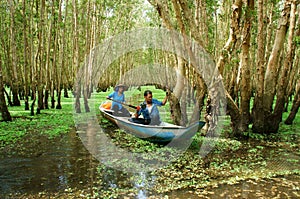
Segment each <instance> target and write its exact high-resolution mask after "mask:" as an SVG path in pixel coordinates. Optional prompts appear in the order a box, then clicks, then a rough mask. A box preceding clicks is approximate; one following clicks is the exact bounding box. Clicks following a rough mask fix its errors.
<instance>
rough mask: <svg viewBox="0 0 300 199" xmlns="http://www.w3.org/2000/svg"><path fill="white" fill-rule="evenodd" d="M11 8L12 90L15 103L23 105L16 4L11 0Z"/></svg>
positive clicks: (15, 104)
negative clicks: (21, 100) (18, 65)
mask: <svg viewBox="0 0 300 199" xmlns="http://www.w3.org/2000/svg"><path fill="white" fill-rule="evenodd" d="M9 4H10V6H9V8H10V42H11V59H12V60H11V64H12V79H11V80H12V84H11V91H12V95H13V105H14V106H21V102H20V100H19V97H18V91H19V79H18V73H17V71H18V69H17V49H16V48H17V44H16V42H17V40H16V38H15V32H16V31H15V20H14V19H15V5H14V1H12V0H10V1H9Z"/></svg>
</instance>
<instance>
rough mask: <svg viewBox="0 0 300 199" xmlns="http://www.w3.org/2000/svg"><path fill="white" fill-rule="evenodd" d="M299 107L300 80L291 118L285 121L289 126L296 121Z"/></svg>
mask: <svg viewBox="0 0 300 199" xmlns="http://www.w3.org/2000/svg"><path fill="white" fill-rule="evenodd" d="M299 106H300V79H298V82H297V86H296V93H295V95H294V101H293V105H292V109H291V112H290V114H289V116H288V117H287V119H286V120H285V121H284V123H285V124H288V125H290V124H293V121H294V119H295V117H296V114H297V112H298V110H299Z"/></svg>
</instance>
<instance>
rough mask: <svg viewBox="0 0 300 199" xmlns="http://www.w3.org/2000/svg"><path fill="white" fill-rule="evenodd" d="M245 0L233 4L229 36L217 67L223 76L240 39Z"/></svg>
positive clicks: (236, 0) (238, 0)
mask: <svg viewBox="0 0 300 199" xmlns="http://www.w3.org/2000/svg"><path fill="white" fill-rule="evenodd" d="M242 5H243V1H242V0H235V1H234V3H233V5H232V14H231V24H230V34H229V38H228V40H227V42H226V44H225V46H224V47H223V49H222V51H221V55H220V57H219V59H218V62H217V68H218V69H219V72H220V74H221V75H222V76H223V75H224V74H223V72H224V67H225V64H226V63H228V61H229V58H230V55H231V54H232V51H233V50H234V48H235V44H236V42H237V40H238V35H239V31H240V17H241V10H242Z"/></svg>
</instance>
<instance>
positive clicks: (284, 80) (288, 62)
mask: <svg viewBox="0 0 300 199" xmlns="http://www.w3.org/2000/svg"><path fill="white" fill-rule="evenodd" d="M296 8H297V6H296V2H295V1H292V4H291V13H290V25H289V34H288V46H287V52H286V55H285V59H284V63H283V70H282V71H281V76H280V79H279V80H280V81H279V84H278V88H277V96H276V104H275V108H274V112H273V114H272V125H270V126H268V127H269V131H270V132H273V133H277V132H278V129H279V124H280V122H281V121H282V114H283V112H284V105H285V99H286V91H287V86H288V77H289V74H290V71H291V68H292V66H293V60H294V55H295V49H296V47H295V44H294V41H293V39H294V30H295V24H296V15H295V14H296ZM299 21H300V20H299ZM298 30H299V29H298Z"/></svg>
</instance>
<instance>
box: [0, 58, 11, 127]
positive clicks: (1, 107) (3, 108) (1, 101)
mask: <svg viewBox="0 0 300 199" xmlns="http://www.w3.org/2000/svg"><path fill="white" fill-rule="evenodd" d="M3 91H4V85H3V77H2V58H1V53H0V112H1V116H2V119H3V121H6V122H9V121H12V118H11V116H10V113H9V111H8V108H7V105H6V101H5V96H4V92H3Z"/></svg>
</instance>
